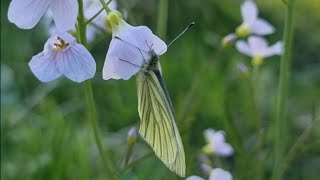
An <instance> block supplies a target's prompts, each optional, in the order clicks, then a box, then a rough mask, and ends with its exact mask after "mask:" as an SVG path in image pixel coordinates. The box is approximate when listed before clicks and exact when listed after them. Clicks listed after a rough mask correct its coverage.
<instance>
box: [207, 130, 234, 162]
mask: <svg viewBox="0 0 320 180" xmlns="http://www.w3.org/2000/svg"><path fill="white" fill-rule="evenodd" d="M204 136H205V139H206V140H207V142H208V144H207V145H206V146H205V147H204V148H203V151H204V152H205V153H206V154H211V153H215V154H216V155H218V156H221V157H228V156H231V155H232V154H233V148H232V146H231V145H230V144H229V143H227V142H225V138H224V132H223V131H214V130H213V129H207V130H205V132H204Z"/></svg>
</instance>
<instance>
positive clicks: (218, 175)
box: [209, 168, 232, 180]
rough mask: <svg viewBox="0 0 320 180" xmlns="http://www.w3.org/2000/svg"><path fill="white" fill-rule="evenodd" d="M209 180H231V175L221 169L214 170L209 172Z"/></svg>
mask: <svg viewBox="0 0 320 180" xmlns="http://www.w3.org/2000/svg"><path fill="white" fill-rule="evenodd" d="M209 180H232V175H231V174H230V173H229V172H228V171H226V170H223V169H221V168H215V169H213V170H212V171H211V173H210V177H209Z"/></svg>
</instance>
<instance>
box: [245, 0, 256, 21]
mask: <svg viewBox="0 0 320 180" xmlns="http://www.w3.org/2000/svg"><path fill="white" fill-rule="evenodd" d="M241 15H242V18H243V21H244V23H246V24H252V23H253V22H254V21H255V20H256V19H257V18H258V8H257V6H256V4H255V3H254V2H253V1H245V2H244V3H243V4H242V5H241Z"/></svg>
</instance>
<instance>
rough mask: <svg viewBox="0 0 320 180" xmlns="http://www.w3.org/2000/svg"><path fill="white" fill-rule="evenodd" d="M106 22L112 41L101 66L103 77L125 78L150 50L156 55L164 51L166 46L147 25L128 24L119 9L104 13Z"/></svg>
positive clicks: (142, 61)
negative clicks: (110, 30)
mask: <svg viewBox="0 0 320 180" xmlns="http://www.w3.org/2000/svg"><path fill="white" fill-rule="evenodd" d="M107 25H108V27H111V29H112V40H111V42H110V45H109V49H108V53H107V56H106V59H105V63H104V66H103V79H105V80H108V79H124V80H128V79H130V78H131V77H132V76H133V75H135V74H136V73H137V72H139V70H140V69H141V67H142V66H143V64H144V63H146V61H148V60H149V59H150V51H151V50H153V51H154V52H155V53H156V54H157V55H161V54H163V53H165V52H166V50H167V45H166V44H165V43H164V42H163V41H162V40H161V39H160V38H159V37H157V36H156V35H154V34H153V33H152V31H151V30H150V29H149V28H148V27H146V26H137V27H135V26H131V25H129V24H128V23H126V22H125V21H124V20H123V18H122V15H121V13H120V12H119V11H112V12H110V13H109V14H108V16H107Z"/></svg>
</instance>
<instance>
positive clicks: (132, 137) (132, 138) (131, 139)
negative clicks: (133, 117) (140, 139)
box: [127, 127, 137, 145]
mask: <svg viewBox="0 0 320 180" xmlns="http://www.w3.org/2000/svg"><path fill="white" fill-rule="evenodd" d="M136 141H137V128H136V127H132V128H130V130H129V131H128V137H127V142H128V144H129V145H131V144H134V143H135V142H136Z"/></svg>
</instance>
